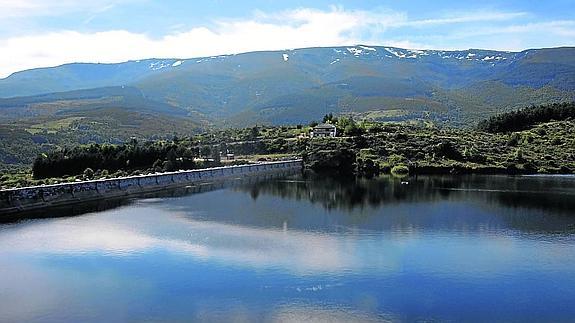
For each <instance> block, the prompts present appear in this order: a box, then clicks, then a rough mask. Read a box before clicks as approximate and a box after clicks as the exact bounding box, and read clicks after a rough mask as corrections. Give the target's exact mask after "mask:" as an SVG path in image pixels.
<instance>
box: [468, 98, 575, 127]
mask: <svg viewBox="0 0 575 323" xmlns="http://www.w3.org/2000/svg"><path fill="white" fill-rule="evenodd" d="M574 118H575V102H568V103H553V104H546V105H540V106H532V107H529V108H524V109H520V110H517V111H513V112H507V113H502V114H498V115H496V116H493V117H491V118H489V119H486V120H483V121H481V122H480V123H479V124H478V129H479V130H480V131H485V132H491V133H501V132H514V131H521V130H526V129H529V128H531V127H532V126H534V125H536V124H539V123H544V122H549V121H553V120H555V121H564V120H569V119H574Z"/></svg>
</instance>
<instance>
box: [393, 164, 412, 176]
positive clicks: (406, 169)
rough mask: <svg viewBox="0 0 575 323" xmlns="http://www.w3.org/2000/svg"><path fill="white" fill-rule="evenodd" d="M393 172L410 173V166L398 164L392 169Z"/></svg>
mask: <svg viewBox="0 0 575 323" xmlns="http://www.w3.org/2000/svg"><path fill="white" fill-rule="evenodd" d="M391 173H392V174H395V175H407V174H409V167H407V166H405V165H396V166H393V168H392V169H391Z"/></svg>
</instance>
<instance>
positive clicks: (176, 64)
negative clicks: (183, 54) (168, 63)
mask: <svg viewBox="0 0 575 323" xmlns="http://www.w3.org/2000/svg"><path fill="white" fill-rule="evenodd" d="M182 63H183V62H182V61H175V62H174V64H172V67H176V66H180V65H182Z"/></svg>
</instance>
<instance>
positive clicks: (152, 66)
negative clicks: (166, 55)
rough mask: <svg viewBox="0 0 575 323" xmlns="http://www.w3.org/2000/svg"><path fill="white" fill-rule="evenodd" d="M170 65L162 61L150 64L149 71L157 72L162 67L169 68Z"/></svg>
mask: <svg viewBox="0 0 575 323" xmlns="http://www.w3.org/2000/svg"><path fill="white" fill-rule="evenodd" d="M169 66H170V64H168V63H166V62H164V61H159V62H154V63H150V69H151V70H152V71H157V70H161V69H162V68H164V67H169Z"/></svg>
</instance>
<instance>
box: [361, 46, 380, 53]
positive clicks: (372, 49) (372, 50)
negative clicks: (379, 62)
mask: <svg viewBox="0 0 575 323" xmlns="http://www.w3.org/2000/svg"><path fill="white" fill-rule="evenodd" d="M358 47H359V48H363V49H365V50H368V51H371V52H377V49H375V48H373V47H367V46H363V45H360V46H358Z"/></svg>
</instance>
